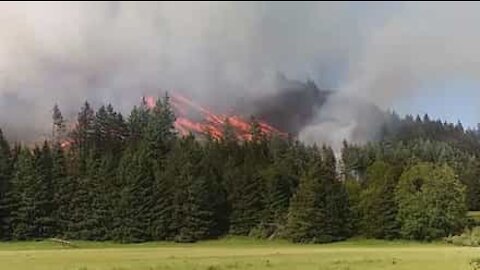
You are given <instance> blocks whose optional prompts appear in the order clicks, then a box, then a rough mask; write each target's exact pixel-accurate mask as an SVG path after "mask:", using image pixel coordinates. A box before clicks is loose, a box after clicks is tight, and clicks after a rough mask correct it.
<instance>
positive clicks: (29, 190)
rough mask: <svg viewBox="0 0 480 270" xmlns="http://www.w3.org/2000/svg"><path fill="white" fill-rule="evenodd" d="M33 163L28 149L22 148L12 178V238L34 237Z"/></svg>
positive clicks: (34, 181)
mask: <svg viewBox="0 0 480 270" xmlns="http://www.w3.org/2000/svg"><path fill="white" fill-rule="evenodd" d="M35 173H36V172H35V165H34V160H33V156H32V154H31V152H30V150H28V149H26V148H22V149H21V150H20V153H19V155H18V161H17V162H16V164H15V175H14V177H13V180H12V190H11V192H12V194H11V202H12V205H11V219H12V220H11V222H12V223H11V224H12V238H13V239H16V240H26V239H33V238H36V237H37V235H36V233H37V230H36V227H35V218H36V216H35V215H36V210H37V208H36V205H35V192H36V190H35V187H36V176H35Z"/></svg>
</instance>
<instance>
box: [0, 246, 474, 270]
mask: <svg viewBox="0 0 480 270" xmlns="http://www.w3.org/2000/svg"><path fill="white" fill-rule="evenodd" d="M75 244H76V245H77V247H76V248H68V247H62V246H61V245H59V244H56V243H51V242H24V243H19V242H16V243H0V269H2V270H3V269H5V270H32V269H39V270H67V269H73V270H93V269H102V270H127V269H131V270H137V269H138V270H140V269H145V270H157V269H158V270H160V269H197V270H202V269H203V270H221V269H225V270H226V269H284V270H287V269H288V270H291V269H302V270H310V269H315V270H333V269H338V270H347V269H348V270H353V269H358V270H363V269H369V270H375V269H397V270H400V269H404V270H413V269H420V270H429V269H432V270H443V269H445V270H456V269H473V268H472V267H471V266H470V265H469V262H470V260H471V259H472V258H480V249H478V248H467V247H454V246H447V245H444V244H440V243H437V244H420V243H411V242H410V243H409V242H382V241H365V240H357V241H348V242H342V243H335V244H328V245H294V244H289V243H287V242H282V241H275V242H267V241H257V240H251V239H239V238H235V239H231V238H230V239H223V240H217V241H206V242H201V243H197V244H188V245H180V244H171V243H146V244H135V245H119V244H112V243H89V242H78V243H77V242H76V243H75Z"/></svg>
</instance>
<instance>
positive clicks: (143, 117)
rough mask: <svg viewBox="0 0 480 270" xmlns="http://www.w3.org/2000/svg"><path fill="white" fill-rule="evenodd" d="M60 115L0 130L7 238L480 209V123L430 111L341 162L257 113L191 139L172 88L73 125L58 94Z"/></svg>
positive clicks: (397, 230)
mask: <svg viewBox="0 0 480 270" xmlns="http://www.w3.org/2000/svg"><path fill="white" fill-rule="evenodd" d="M149 106H151V107H149ZM52 120H53V127H52V128H53V129H52V141H51V142H45V143H44V144H43V145H42V147H34V148H27V147H23V146H20V145H15V146H13V147H12V148H10V146H9V144H8V143H7V142H6V140H5V139H4V138H3V134H2V132H1V131H0V238H1V239H42V238H49V237H61V238H72V239H84V240H101V241H103V240H114V241H119V242H143V241H151V240H159V241H162V240H169V241H177V242H194V241H198V240H202V239H209V238H213V237H219V236H222V235H225V234H228V233H231V234H238V235H250V236H256V237H262V238H269V239H272V238H278V237H286V238H288V239H291V240H292V241H294V242H303V243H305V242H308V243H325V242H332V241H339V240H343V239H346V238H347V237H351V236H356V235H363V236H367V237H373V238H383V239H392V238H396V237H403V238H408V239H427V240H429V239H434V238H438V237H442V236H445V235H447V234H449V233H454V232H457V231H458V230H459V229H462V226H463V225H464V224H465V223H464V221H465V220H464V218H465V211H466V207H465V202H468V206H469V207H470V209H478V207H480V180H479V179H480V171H479V168H480V166H479V163H478V161H477V160H478V155H479V154H480V151H479V148H480V147H479V145H478V138H479V136H478V134H476V133H475V132H473V133H472V131H469V130H465V129H464V128H463V127H462V126H461V125H460V124H456V125H451V124H446V123H441V122H436V121H432V120H430V118H429V117H428V116H425V117H423V118H422V117H417V119H416V120H415V119H414V118H413V117H411V118H410V117H407V118H406V119H403V120H402V119H399V118H395V117H393V116H392V121H390V122H389V123H388V124H387V125H386V126H385V127H384V129H383V133H384V134H382V136H383V137H382V138H383V139H382V140H381V141H379V142H372V143H368V144H366V145H363V146H358V145H352V144H348V143H347V142H345V143H344V147H343V149H342V152H341V153H342V156H341V159H340V160H337V159H336V155H335V154H334V151H333V149H331V148H329V147H326V146H323V147H317V146H307V145H304V144H302V143H301V142H299V141H297V140H294V139H292V138H285V137H284V136H283V135H278V136H277V135H275V134H273V136H270V135H271V134H264V133H263V131H262V126H261V124H260V123H259V122H258V121H257V120H256V119H255V118H252V121H251V126H250V133H249V134H238V133H237V132H236V131H235V129H234V127H233V126H232V125H231V124H230V122H229V121H228V120H226V121H225V126H224V134H223V136H222V137H221V138H219V137H218V134H211V135H210V136H206V138H203V137H202V138H203V139H202V138H198V139H197V138H195V137H194V136H193V135H190V136H183V137H180V136H178V134H177V132H176V131H175V128H174V126H175V125H174V124H175V115H174V114H173V110H172V108H171V106H170V101H169V97H168V95H166V96H165V97H163V98H162V99H159V100H157V102H156V103H155V105H153V106H152V104H149V105H148V106H147V103H146V101H145V100H144V101H143V102H142V104H140V106H138V107H135V108H134V109H133V110H132V112H131V113H130V115H129V117H128V119H127V120H125V119H124V118H123V116H122V115H121V114H120V113H119V112H116V111H115V110H114V109H113V107H112V106H111V105H107V106H101V107H100V108H99V109H98V110H97V111H96V112H95V111H94V110H93V108H92V107H91V106H90V104H89V103H85V104H84V106H83V107H82V109H81V111H80V112H79V113H78V117H77V122H76V125H75V127H74V128H72V130H70V132H69V133H68V134H67V132H66V129H67V128H66V126H67V125H66V124H65V120H64V119H63V116H62V114H61V112H60V110H59V108H58V106H55V107H54V109H53V115H52ZM392 123H395V124H392ZM245 139H246V140H245ZM337 150H339V149H337ZM422 162H429V163H428V164H424V163H422ZM439 164H440V165H439ZM444 164H445V165H444ZM400 175H402V177H400ZM399 179H400V180H399ZM464 186H465V187H466V188H464Z"/></svg>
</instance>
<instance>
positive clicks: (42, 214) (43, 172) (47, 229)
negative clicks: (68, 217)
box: [33, 142, 57, 238]
mask: <svg viewBox="0 0 480 270" xmlns="http://www.w3.org/2000/svg"><path fill="white" fill-rule="evenodd" d="M33 154H34V156H33V159H34V168H35V183H34V184H35V190H34V194H33V195H34V197H33V199H34V202H35V216H34V218H35V219H34V226H35V229H36V232H35V236H36V237H39V238H48V237H53V236H54V235H55V234H56V231H57V227H56V225H57V223H56V221H55V217H54V210H55V205H54V200H53V199H54V194H55V193H56V190H55V189H54V183H53V181H52V179H53V175H52V168H53V160H52V153H51V150H50V146H49V145H48V143H47V142H45V143H44V145H43V147H42V148H41V149H40V148H35V150H34V152H33Z"/></svg>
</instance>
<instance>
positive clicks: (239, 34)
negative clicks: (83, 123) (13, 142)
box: [0, 2, 356, 140]
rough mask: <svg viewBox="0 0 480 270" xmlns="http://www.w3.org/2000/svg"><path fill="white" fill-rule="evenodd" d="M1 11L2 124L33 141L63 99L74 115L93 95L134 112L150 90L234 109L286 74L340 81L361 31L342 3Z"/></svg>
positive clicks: (26, 6) (40, 6)
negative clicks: (338, 76)
mask: <svg viewBox="0 0 480 270" xmlns="http://www.w3.org/2000/svg"><path fill="white" fill-rule="evenodd" d="M0 9H1V10H2V13H1V14H0V22H1V23H0V39H1V40H2V42H0V127H2V128H5V130H6V131H7V133H8V135H10V137H11V138H15V139H19V138H20V139H24V140H29V139H38V138H39V136H42V135H44V136H46V135H48V134H49V130H50V113H51V112H50V108H52V106H53V105H54V103H58V104H59V105H60V108H61V109H62V111H63V112H64V114H66V115H67V116H68V117H70V118H73V117H74V116H75V112H76V111H77V110H78V109H79V108H80V106H81V104H82V102H83V101H84V100H86V99H88V100H89V101H91V102H93V103H94V105H98V104H101V103H106V102H111V103H112V104H114V105H115V107H117V108H120V109H121V110H122V111H124V112H127V111H128V110H129V109H130V108H131V107H132V106H133V104H137V103H138V102H139V100H140V98H141V97H142V96H143V95H146V94H152V95H158V94H159V93H160V92H162V91H181V92H183V93H186V94H187V95H188V96H190V97H191V98H193V99H195V100H196V101H198V102H199V103H201V104H202V103H203V104H207V105H210V106H212V105H213V106H217V107H220V109H223V108H226V107H231V106H233V105H235V104H236V103H237V102H238V101H239V100H253V99H256V98H257V97H258V98H261V97H264V96H268V95H270V94H272V93H274V92H275V91H276V89H274V87H272V83H273V81H274V80H275V76H276V73H277V71H281V72H283V73H285V74H286V75H288V76H291V77H293V78H298V79H302V80H303V79H305V78H307V77H311V78H318V77H319V76H320V75H324V76H325V78H329V77H331V76H327V75H329V74H336V71H335V69H340V68H344V67H341V64H340V63H345V60H346V57H347V55H348V52H349V50H350V49H351V46H350V44H351V43H352V42H353V40H355V31H353V29H355V25H356V22H355V21H354V20H353V19H352V18H351V12H349V10H350V9H351V6H350V5H349V4H342V3H230V2H225V3H222V2H211V3H210V2H198V3H197V2H191V3H170V2H161V3H150V2H144V3H138V2H135V3H132V2H97V3H76V2H75V3H70V2H55V3H53V2H48V3H33V2H29V3H12V2H7V3H1V4H0ZM344 29H349V30H346V31H345V30H344ZM325 78H324V79H323V80H322V81H323V82H324V83H325V82H327V79H325ZM332 81H333V80H332ZM327 83H328V82H327Z"/></svg>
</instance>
